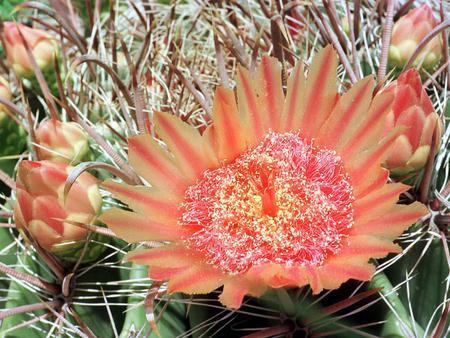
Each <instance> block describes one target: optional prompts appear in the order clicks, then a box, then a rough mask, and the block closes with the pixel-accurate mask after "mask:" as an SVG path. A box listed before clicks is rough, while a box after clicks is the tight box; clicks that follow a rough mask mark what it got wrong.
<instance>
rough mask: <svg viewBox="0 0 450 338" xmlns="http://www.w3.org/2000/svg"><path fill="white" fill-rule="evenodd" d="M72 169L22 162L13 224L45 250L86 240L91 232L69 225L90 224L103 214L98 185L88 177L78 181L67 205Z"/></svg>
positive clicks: (51, 164)
mask: <svg viewBox="0 0 450 338" xmlns="http://www.w3.org/2000/svg"><path fill="white" fill-rule="evenodd" d="M70 170H71V167H70V166H68V165H66V164H64V163H55V162H50V161H39V162H35V161H22V162H20V164H19V168H18V172H17V180H16V198H17V201H16V204H15V206H14V220H15V222H16V227H17V228H18V229H27V230H28V232H29V233H30V234H31V236H32V237H33V238H34V239H35V240H36V241H37V242H38V243H39V245H41V246H42V247H43V248H45V249H47V250H50V251H54V252H57V251H58V246H60V245H64V244H66V243H72V242H75V243H76V242H77V241H81V240H84V239H85V238H86V236H87V235H88V231H87V230H86V229H84V228H81V227H77V226H75V225H72V224H71V223H70V222H80V223H84V224H89V223H90V222H92V220H93V219H94V218H95V216H96V215H97V213H98V212H99V210H100V207H101V204H102V198H101V196H100V192H99V190H98V186H97V181H96V179H95V177H94V176H92V175H90V174H89V173H83V174H81V176H80V177H79V178H78V179H77V180H76V182H75V183H74V185H73V186H72V189H71V190H70V192H69V194H68V195H67V197H66V200H65V201H64V196H63V190H64V183H65V181H66V179H67V176H68V174H69V172H70Z"/></svg>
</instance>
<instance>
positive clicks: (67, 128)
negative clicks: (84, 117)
mask: <svg viewBox="0 0 450 338" xmlns="http://www.w3.org/2000/svg"><path fill="white" fill-rule="evenodd" d="M36 143H37V144H38V145H39V146H40V147H39V150H38V151H39V158H40V159H42V160H52V161H56V162H64V163H73V162H79V161H80V160H81V159H83V157H85V155H86V154H87V153H88V151H89V144H88V135H87V134H86V133H85V132H84V131H83V129H81V127H80V125H79V124H77V123H75V122H60V121H58V120H53V119H50V120H45V121H43V122H42V123H41V124H40V125H39V127H38V129H37V130H36Z"/></svg>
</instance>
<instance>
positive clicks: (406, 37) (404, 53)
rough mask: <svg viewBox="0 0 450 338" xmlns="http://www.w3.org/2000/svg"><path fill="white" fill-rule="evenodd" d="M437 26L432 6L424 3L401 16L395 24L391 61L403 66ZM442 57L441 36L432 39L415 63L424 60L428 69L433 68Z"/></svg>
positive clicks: (390, 52) (424, 64) (395, 64)
mask: <svg viewBox="0 0 450 338" xmlns="http://www.w3.org/2000/svg"><path fill="white" fill-rule="evenodd" d="M436 26H437V21H436V19H435V18H434V15H433V11H432V10H431V8H430V6H428V5H427V4H423V5H422V6H420V7H418V8H414V9H413V10H411V11H410V12H409V13H408V14H406V15H405V16H403V17H401V18H400V19H399V20H398V21H397V22H396V23H395V25H394V28H393V31H392V39H391V45H390V47H389V63H390V64H391V65H392V66H398V67H400V68H402V67H403V66H404V65H405V64H406V62H407V61H408V60H409V58H410V57H411V56H412V54H413V53H414V50H415V49H416V48H417V46H418V45H419V43H420V42H421V41H422V39H423V38H424V37H425V36H426V35H427V34H428V33H429V32H431V31H432V30H433V28H435V27H436ZM441 58H442V40H441V38H440V37H439V36H437V37H435V38H434V39H432V40H431V41H430V42H429V43H428V44H427V45H426V47H425V48H424V49H423V50H422V52H420V54H419V55H418V57H417V59H416V61H415V64H414V65H418V64H419V63H422V62H423V66H424V67H425V68H426V69H429V70H430V69H432V68H434V66H436V65H437V64H438V63H439V61H440V60H441Z"/></svg>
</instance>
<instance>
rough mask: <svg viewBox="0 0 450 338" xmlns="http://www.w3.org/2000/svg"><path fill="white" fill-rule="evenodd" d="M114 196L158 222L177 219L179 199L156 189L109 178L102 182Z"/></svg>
mask: <svg viewBox="0 0 450 338" xmlns="http://www.w3.org/2000/svg"><path fill="white" fill-rule="evenodd" d="M102 186H103V187H104V188H106V189H107V190H108V191H110V192H111V193H112V195H113V197H114V198H117V199H119V200H121V201H122V202H124V203H126V204H128V205H129V206H130V208H132V209H133V210H134V211H136V212H138V213H140V214H142V215H151V217H152V218H153V219H154V220H156V221H158V222H165V221H168V222H176V220H177V219H178V214H179V211H178V204H177V203H178V202H180V200H179V199H178V198H177V197H174V196H173V195H170V194H164V193H162V192H160V191H159V190H157V189H154V188H150V187H143V186H132V185H128V184H125V183H117V182H114V181H113V180H111V179H108V180H106V181H105V182H103V183H102Z"/></svg>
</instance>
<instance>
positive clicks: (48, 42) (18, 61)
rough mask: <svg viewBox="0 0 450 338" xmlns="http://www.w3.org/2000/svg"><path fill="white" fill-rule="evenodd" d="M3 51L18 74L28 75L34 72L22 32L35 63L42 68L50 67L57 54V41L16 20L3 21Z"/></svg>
mask: <svg viewBox="0 0 450 338" xmlns="http://www.w3.org/2000/svg"><path fill="white" fill-rule="evenodd" d="M3 24H4V36H5V51H6V57H7V59H8V62H9V63H10V65H11V66H12V67H13V69H14V71H15V72H16V73H17V74H18V75H19V76H24V77H29V76H31V75H32V74H33V73H34V69H33V66H32V65H31V62H30V59H29V57H28V54H27V51H26V49H25V46H24V44H23V40H22V37H21V36H20V33H19V30H20V32H21V33H22V35H23V37H24V39H25V41H26V42H27V44H28V47H29V48H30V50H31V52H32V54H33V56H34V58H35V60H36V63H37V64H38V66H39V67H40V68H41V69H42V70H46V69H48V68H52V67H53V64H54V60H55V58H56V57H57V55H58V47H57V46H58V45H57V42H56V41H55V40H54V39H53V38H52V36H50V35H49V34H48V33H46V32H44V31H42V30H40V29H36V28H31V27H28V26H25V25H23V24H20V23H16V22H4V23H3Z"/></svg>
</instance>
